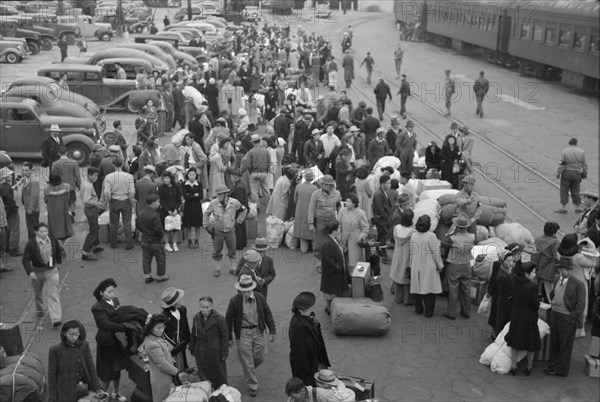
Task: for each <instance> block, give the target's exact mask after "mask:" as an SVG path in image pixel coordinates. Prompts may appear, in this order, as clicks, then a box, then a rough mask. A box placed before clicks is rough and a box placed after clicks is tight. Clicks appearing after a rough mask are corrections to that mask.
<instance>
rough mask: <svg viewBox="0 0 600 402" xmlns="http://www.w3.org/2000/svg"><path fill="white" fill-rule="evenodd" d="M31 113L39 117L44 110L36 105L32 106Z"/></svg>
mask: <svg viewBox="0 0 600 402" xmlns="http://www.w3.org/2000/svg"><path fill="white" fill-rule="evenodd" d="M33 112H34V113H35V114H36V115H37V116H38V117H39V116H41V115H43V114H44V109H42V106H40V104H39V103H36V104H35V105H33Z"/></svg>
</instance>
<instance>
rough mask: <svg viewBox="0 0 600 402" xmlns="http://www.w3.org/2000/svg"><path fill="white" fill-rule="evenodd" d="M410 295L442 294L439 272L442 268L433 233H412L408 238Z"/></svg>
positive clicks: (436, 240) (437, 243)
mask: <svg viewBox="0 0 600 402" xmlns="http://www.w3.org/2000/svg"><path fill="white" fill-rule="evenodd" d="M409 247H410V248H411V251H412V253H411V260H410V261H411V262H410V267H411V278H410V293H416V294H420V295H426V294H430V293H434V294H437V293H442V281H441V280H440V271H441V270H442V268H443V267H444V264H443V262H442V257H441V254H440V241H439V240H438V239H437V237H436V236H435V233H433V232H427V233H419V232H416V231H415V232H414V233H413V234H412V236H411V238H410V244H409Z"/></svg>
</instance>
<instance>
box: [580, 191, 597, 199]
mask: <svg viewBox="0 0 600 402" xmlns="http://www.w3.org/2000/svg"><path fill="white" fill-rule="evenodd" d="M579 195H581V196H586V197H589V198H595V199H598V198H600V197H599V194H598V192H597V191H593V190H583V191H580V192H579Z"/></svg>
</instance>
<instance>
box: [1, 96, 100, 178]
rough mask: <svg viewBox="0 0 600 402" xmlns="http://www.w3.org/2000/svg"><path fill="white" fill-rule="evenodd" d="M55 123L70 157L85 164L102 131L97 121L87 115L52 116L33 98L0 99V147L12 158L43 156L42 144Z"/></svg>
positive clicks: (82, 164)
mask: <svg viewBox="0 0 600 402" xmlns="http://www.w3.org/2000/svg"><path fill="white" fill-rule="evenodd" d="M52 124H58V125H59V126H60V128H61V130H62V131H61V132H60V134H59V135H60V136H61V137H62V139H63V141H64V143H65V146H66V147H67V149H68V150H69V156H70V157H71V158H73V159H75V160H77V161H78V162H79V165H80V166H85V165H87V163H88V162H89V158H90V154H91V152H92V148H93V147H94V144H96V143H98V142H99V140H100V135H101V133H100V132H99V130H98V128H97V127H96V122H95V120H93V119H90V118H87V117H65V116H50V115H48V114H47V113H46V112H45V111H44V109H43V108H42V107H41V106H40V105H39V104H38V103H37V102H36V101H34V100H32V99H23V100H19V101H16V102H13V101H10V102H5V101H3V100H0V148H2V149H3V150H4V151H6V152H7V153H8V155H9V156H11V157H13V158H41V146H42V142H43V141H44V139H46V138H48V136H49V135H50V133H49V132H48V129H49V128H50V126H51V125H52Z"/></svg>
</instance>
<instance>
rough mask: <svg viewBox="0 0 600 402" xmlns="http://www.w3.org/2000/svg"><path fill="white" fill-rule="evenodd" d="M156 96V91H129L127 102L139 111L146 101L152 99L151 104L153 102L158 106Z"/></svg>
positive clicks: (157, 92)
mask: <svg viewBox="0 0 600 402" xmlns="http://www.w3.org/2000/svg"><path fill="white" fill-rule="evenodd" d="M158 94H159V91H158V90H156V89H140V90H136V91H131V92H130V93H129V102H131V103H132V104H133V105H134V106H135V107H137V108H139V109H141V108H142V107H144V105H145V104H146V102H147V101H148V99H152V102H154V104H155V105H158V102H159V97H158Z"/></svg>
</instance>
